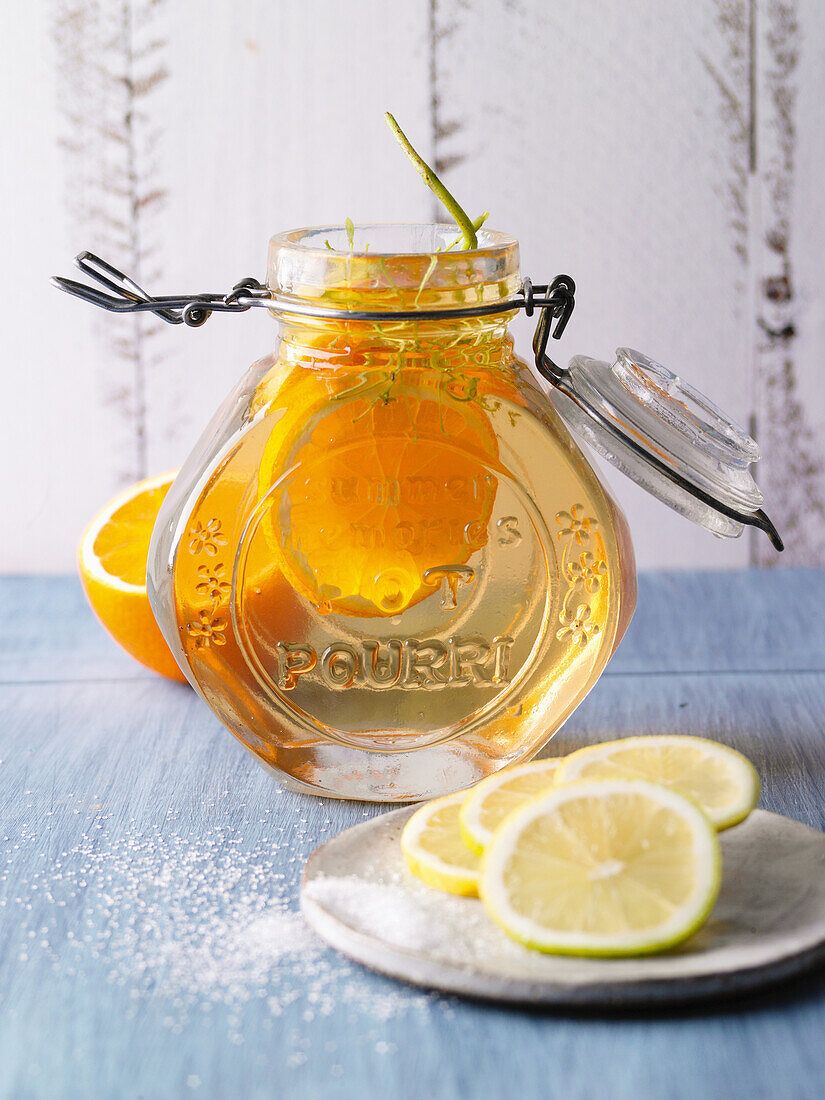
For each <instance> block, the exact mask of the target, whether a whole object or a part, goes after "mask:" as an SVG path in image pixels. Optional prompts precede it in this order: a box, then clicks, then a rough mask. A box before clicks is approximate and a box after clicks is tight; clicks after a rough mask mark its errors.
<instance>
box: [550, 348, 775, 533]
mask: <svg viewBox="0 0 825 1100" xmlns="http://www.w3.org/2000/svg"><path fill="white" fill-rule="evenodd" d="M554 383H555V384H554V386H553V388H552V389H551V391H550V396H551V399H552V400H553V403H554V404H555V406H556V408H557V410H558V412H559V414H560V415H561V416H562V418H563V419H564V420H565V421H566V422H567V424H568V425H569V426H570V428H571V429H572V430H573V432H574V433H575V434H576V435H578V436H579V437H580V438H582V439H583V440H584V441H585V442H587V443H588V444H589V445H590V446H591V447H593V449H594V450H595V451H596V452H597V453H598V454H599V455H601V456H602V457H603V458H605V459H607V461H608V462H610V463H612V465H614V466H616V467H617V468H618V469H619V470H621V471H622V472H623V473H625V474H627V475H628V477H630V478H632V479H633V480H634V481H635V482H637V483H638V484H639V485H641V486H642V487H643V488H645V489H647V491H648V492H649V493H651V494H652V495H653V496H655V497H657V498H658V499H659V500H661V501H663V502H664V503H665V504H667V505H669V506H670V507H671V508H673V509H675V510H676V511H677V512H679V513H680V514H681V515H683V516H686V517H687V518H688V519H691V520H693V521H694V522H695V523H698V524H700V525H701V526H702V527H705V528H707V530H708V531H711V532H713V534H715V535H718V536H720V537H723V538H725V537H726V538H733V537H736V536H737V535H740V534H741V533H742V530H743V526H744V524H746V523H749V524H753V525H755V526H757V527H761V528H762V530H764V531H765V532H766V534H767V535H768V536H769V538H770V539H771V541H772V542H773V544H774V546H776V548H777V549H781V548H782V541H781V539H780V537H779V535H778V533H777V531H776V529H775V528H774V526H773V524H772V523H771V521H770V520H769V519H768V517H767V516H766V515H765V513H764V512H763V511H762V499H763V498H762V493H761V492H760V491H759V487H758V486H757V484H756V482H755V481H754V479H753V477H752V476H751V473H750V469H749V467H750V464H751V463H752V462H757V461H758V460H759V448H758V446H757V445H756V442H755V441H754V440H753V439H751V437H750V436H749V435H748V434H747V433H746V432H745V431H743V429H742V428H740V427H739V426H738V425H737V424H735V423H734V422H733V421H732V420H731V419H730V418H729V417H727V416H726V415H725V414H724V413H723V412H722V411H721V410H720V409H719V408H718V407H717V406H716V405H714V404H713V402H712V401H710V400H709V399H708V398H707V397H705V396H704V394H702V393H700V392H699V391H698V390H697V389H695V388H694V387H693V386H691V385H690V384H689V383H687V382H685V381H684V380H683V379H681V378H679V377H678V376H677V375H675V374H673V373H671V371H669V370H667V369H666V368H665V367H663V366H662V365H661V364H660V363H657V362H655V360H653V359H651V358H649V356H647V355H644V354H642V353H641V352H638V351H633V350H632V349H631V348H618V349H617V350H616V359H615V360H614V362H612V363H606V362H603V361H601V360H598V359H591V358H589V357H587V356H584V355H577V356H575V357H574V358H573V359H571V361H570V364H569V367H568V369H567V370H566V371H560V372H559V376H558V377H557V378H556V379H554Z"/></svg>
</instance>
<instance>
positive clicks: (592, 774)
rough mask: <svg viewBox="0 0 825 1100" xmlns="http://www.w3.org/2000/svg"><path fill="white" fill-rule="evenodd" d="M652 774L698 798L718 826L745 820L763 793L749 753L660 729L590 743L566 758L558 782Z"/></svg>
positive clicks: (654, 778)
mask: <svg viewBox="0 0 825 1100" xmlns="http://www.w3.org/2000/svg"><path fill="white" fill-rule="evenodd" d="M579 779H649V780H650V781H651V782H652V783H661V784H663V785H664V786H665V787H669V788H670V789H671V790H673V791H678V793H679V794H683V795H686V796H687V797H688V798H691V799H693V801H694V802H696V803H697V804H698V805H699V806H701V808H702V809H703V810H704V811H705V813H706V814H707V816H708V817H709V818H710V820H711V821H712V822H713V824H714V825H715V826H716V828H717V829H728V828H730V826H731V825H736V824H738V823H739V822H740V821H743V820H744V819H745V818H746V817H747V816H748V814H749V813H750V812H751V810H752V809H753V808H754V806H755V805H756V802H757V799H758V798H759V776H758V775H757V774H756V769H755V768H754V766H753V764H751V762H750V760H748V759H747V757H745V756H743V755H742V754H741V753H740V752H736V751H735V750H734V749H729V748H728V747H727V745H720V744H718V742H716V741H708V740H706V739H705V738H703V737H686V736H684V735H682V734H656V735H652V736H650V737H626V738H625V739H624V740H622V741H605V742H604V743H603V744H601V745H589V746H588V747H587V748H584V749H579V750H578V752H573V753H571V754H570V755H569V756H568V757H566V758H565V761H564V765H563V766H562V767H561V768H560V769H559V774H558V777H557V781H558V782H559V783H571V782H573V781H575V780H579Z"/></svg>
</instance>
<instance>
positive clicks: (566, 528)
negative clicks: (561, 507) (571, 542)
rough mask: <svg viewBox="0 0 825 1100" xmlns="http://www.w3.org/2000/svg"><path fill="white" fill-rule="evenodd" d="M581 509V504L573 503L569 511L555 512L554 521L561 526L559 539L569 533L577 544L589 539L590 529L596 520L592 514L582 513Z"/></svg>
mask: <svg viewBox="0 0 825 1100" xmlns="http://www.w3.org/2000/svg"><path fill="white" fill-rule="evenodd" d="M583 511H584V505H583V504H574V505H573V506H572V507H571V509H570V511H569V512H557V513H556V523H558V524H559V526H560V527H561V531H559V532H558V536H559V538H560V539H562V538H564V536H565V535H569V536H570V537H571V538H573V539H575V541H576V542H577V543H578V544H579V546H581V545H582V544H583V543H585V542H587V541H588V540H589V538H590V535H591V532H592V529H593V528H594V527H596V526H597V520H596V519H594V517H593V516H584V515H582V512H583Z"/></svg>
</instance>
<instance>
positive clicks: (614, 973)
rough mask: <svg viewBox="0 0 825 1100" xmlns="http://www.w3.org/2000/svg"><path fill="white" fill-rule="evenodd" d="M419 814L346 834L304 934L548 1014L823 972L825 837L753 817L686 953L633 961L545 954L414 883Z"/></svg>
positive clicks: (325, 859)
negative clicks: (406, 841)
mask: <svg viewBox="0 0 825 1100" xmlns="http://www.w3.org/2000/svg"><path fill="white" fill-rule="evenodd" d="M414 811H415V807H414V806H412V807H405V808H404V809H401V810H395V811H393V812H392V813H387V814H384V815H382V816H380V817H377V818H374V819H373V820H372V821H368V822H365V823H364V824H362V825H356V826H355V827H354V828H352V829H347V830H346V832H344V833H341V834H340V836H337V837H335V838H334V839H333V840H330V841H328V842H327V843H326V844H324V845H323V847H321V848H319V849H318V851H317V852H315V854H314V855H313V856H312V858H311V859H310V860H309V863H308V864H307V868H306V871H305V872H304V878H303V882H302V884H301V908H302V910H303V913H304V916H305V918H306V920H307V922H308V923H309V925H310V926H311V927H312V928H313V929H314V930H315V932H317V933H318V935H319V936H320V937H321V938H322V939H323V940H326V942H327V943H329V944H330V945H331V946H332V947H335V948H337V949H338V950H339V951H341V952H343V953H344V954H345V955H348V956H349V957H350V958H352V959H355V960H356V961H357V962H360V963H363V964H364V965H365V966H369V967H371V968H372V969H373V970H378V971H380V972H381V973H383V974H389V975H391V976H392V977H394V978H401V979H402V980H403V981H407V982H412V983H413V984H415V985H420V986H426V987H429V988H432V989H438V990H442V991H444V992H448V993H459V994H464V995H468V996H473V997H486V998H490V999H494V1000H500V1001H515V1002H520V1003H525V1002H531V1003H535V1004H555V1005H582V1006H584V1005H593V1006H595V1005H602V1006H604V1005H629V1004H636V1005H643V1004H647V1003H658V1004H662V1003H667V1002H684V1001H689V1000H693V999H696V998H701V997H717V996H720V995H729V994H733V993H738V992H741V991H743V990H751V989H755V988H756V987H758V986H761V985H765V984H768V983H770V982H775V981H778V980H780V979H782V978H786V977H789V976H790V975H793V974H798V973H799V972H800V971H802V970H804V969H807V968H808V967H810V966H813V965H814V964H815V963H817V962H819V961H821V960H825V834H823V833H820V832H817V831H816V830H815V829H810V828H808V827H807V826H806V825H801V824H800V823H799V822H798V821H791V820H789V819H788V818H786V817H780V816H779V815H778V814H771V813H766V812H765V811H764V810H756V811H754V813H753V814H751V816H750V817H749V818H748V820H747V821H745V822H744V823H743V824H742V825H738V826H737V827H736V828H734V829H730V830H729V831H728V832H725V833H723V834H722V837H721V841H722V856H723V877H722V890H721V893H720V895H719V900H718V902H717V904H716V908H715V909H714V911H713V913H712V914H711V917H710V919H709V920H708V922H707V924H706V925H705V926H704V928H702V929H701V930H700V931H699V932H698V933H697V934H696V935H695V936H693V937H692V939H690V940H689V941H688V942H687V943H686V944H685V945H683V946H682V947H681V948H678V949H676V950H674V951H669V952H667V953H666V954H662V955H654V956H648V957H646V958H635V959H577V958H565V957H563V956H559V955H542V954H540V953H538V952H535V951H529V950H528V949H527V948H524V947H521V946H520V945H519V944H517V943H515V942H514V941H513V940H511V939H509V937H508V936H506V935H505V934H504V932H502V931H501V930H500V929H499V928H498V927H497V926H496V925H495V924H493V922H492V921H491V920H490V919H489V918H488V917H487V915H486V913H485V911H484V908H483V906H482V904H481V902H480V901H478V900H477V899H475V898H461V897H454V896H452V895H450V894H444V893H441V892H440V891H438V890H433V889H431V888H430V887H428V886H426V885H424V883H422V882H419V880H418V879H416V878H414V877H413V875H411V874H410V873H409V871H408V870H407V868H406V865H405V863H404V857H403V856H402V854H401V849H400V845H399V837H400V835H401V830H402V829H403V827H404V824H405V823H406V821H407V819H408V818H409V817H410V815H411V814H412V813H413V812H414Z"/></svg>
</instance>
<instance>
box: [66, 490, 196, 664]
mask: <svg viewBox="0 0 825 1100" xmlns="http://www.w3.org/2000/svg"><path fill="white" fill-rule="evenodd" d="M176 473H177V471H175V470H173V471H171V472H167V473H164V474H158V475H157V476H156V477H150V478H146V479H145V480H144V481H139V482H138V483H137V484H136V485H131V486H130V487H129V488H128V489H125V490H124V491H123V492H122V493H119V494H118V495H117V496H116V497H114V498H113V499H112V500H110V501H109V502H108V504H106V505H104V507H103V508H102V509H101V510H100V511H99V512H98V514H97V515H96V516H95V518H94V519H93V520H92V522H91V523H90V524H89V526H88V527H87V528H86V530H85V531H84V533H83V536H82V538H81V539H80V545H79V546H78V554H77V558H78V567H79V569H80V579H81V581H82V582H83V588H84V590H85V592H86V598H87V599H88V601H89V603H90V604H91V606H92V610H93V611H94V613H95V614H96V615H97V617H98V619H100V621H101V623H102V624H103V625H104V626H105V627H106V629H107V630H108V631H109V633H110V634H111V636H112V637H113V638H114V640H115V641H116V642H117V643H118V645H120V646H122V647H123V649H125V650H126V652H127V653H130V654H131V655H132V656H133V657H134V658H135V659H136V660H138V661H140V663H141V664H143V665H146V666H147V667H148V668H151V669H152V670H153V671H154V672H159V673H160V674H161V676H168V677H169V678H170V679H172V680H181V681H183V682H186V677H185V676H184V675H183V673H182V672H181V670H180V669H179V668H178V665H177V662H176V661H175V658H174V657H173V656H172V652H171V650H170V649H169V646H168V645H167V644H166V639H165V638H164V637H163V635H162V634H161V632H160V627H159V626H158V624H157V622H156V621H155V616H154V615H153V613H152V608H151V607H150V606H149V597H148V596H147V594H146V559H147V556H148V553H149V540H150V538H151V536H152V528H153V527H154V525H155V519H156V518H157V514H158V512H159V510H160V506H161V504H162V503H163V499H164V497H165V496H166V494H167V492H168V491H169V487H170V485H171V484H172V482H173V481H174V479H175V474H176Z"/></svg>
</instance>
